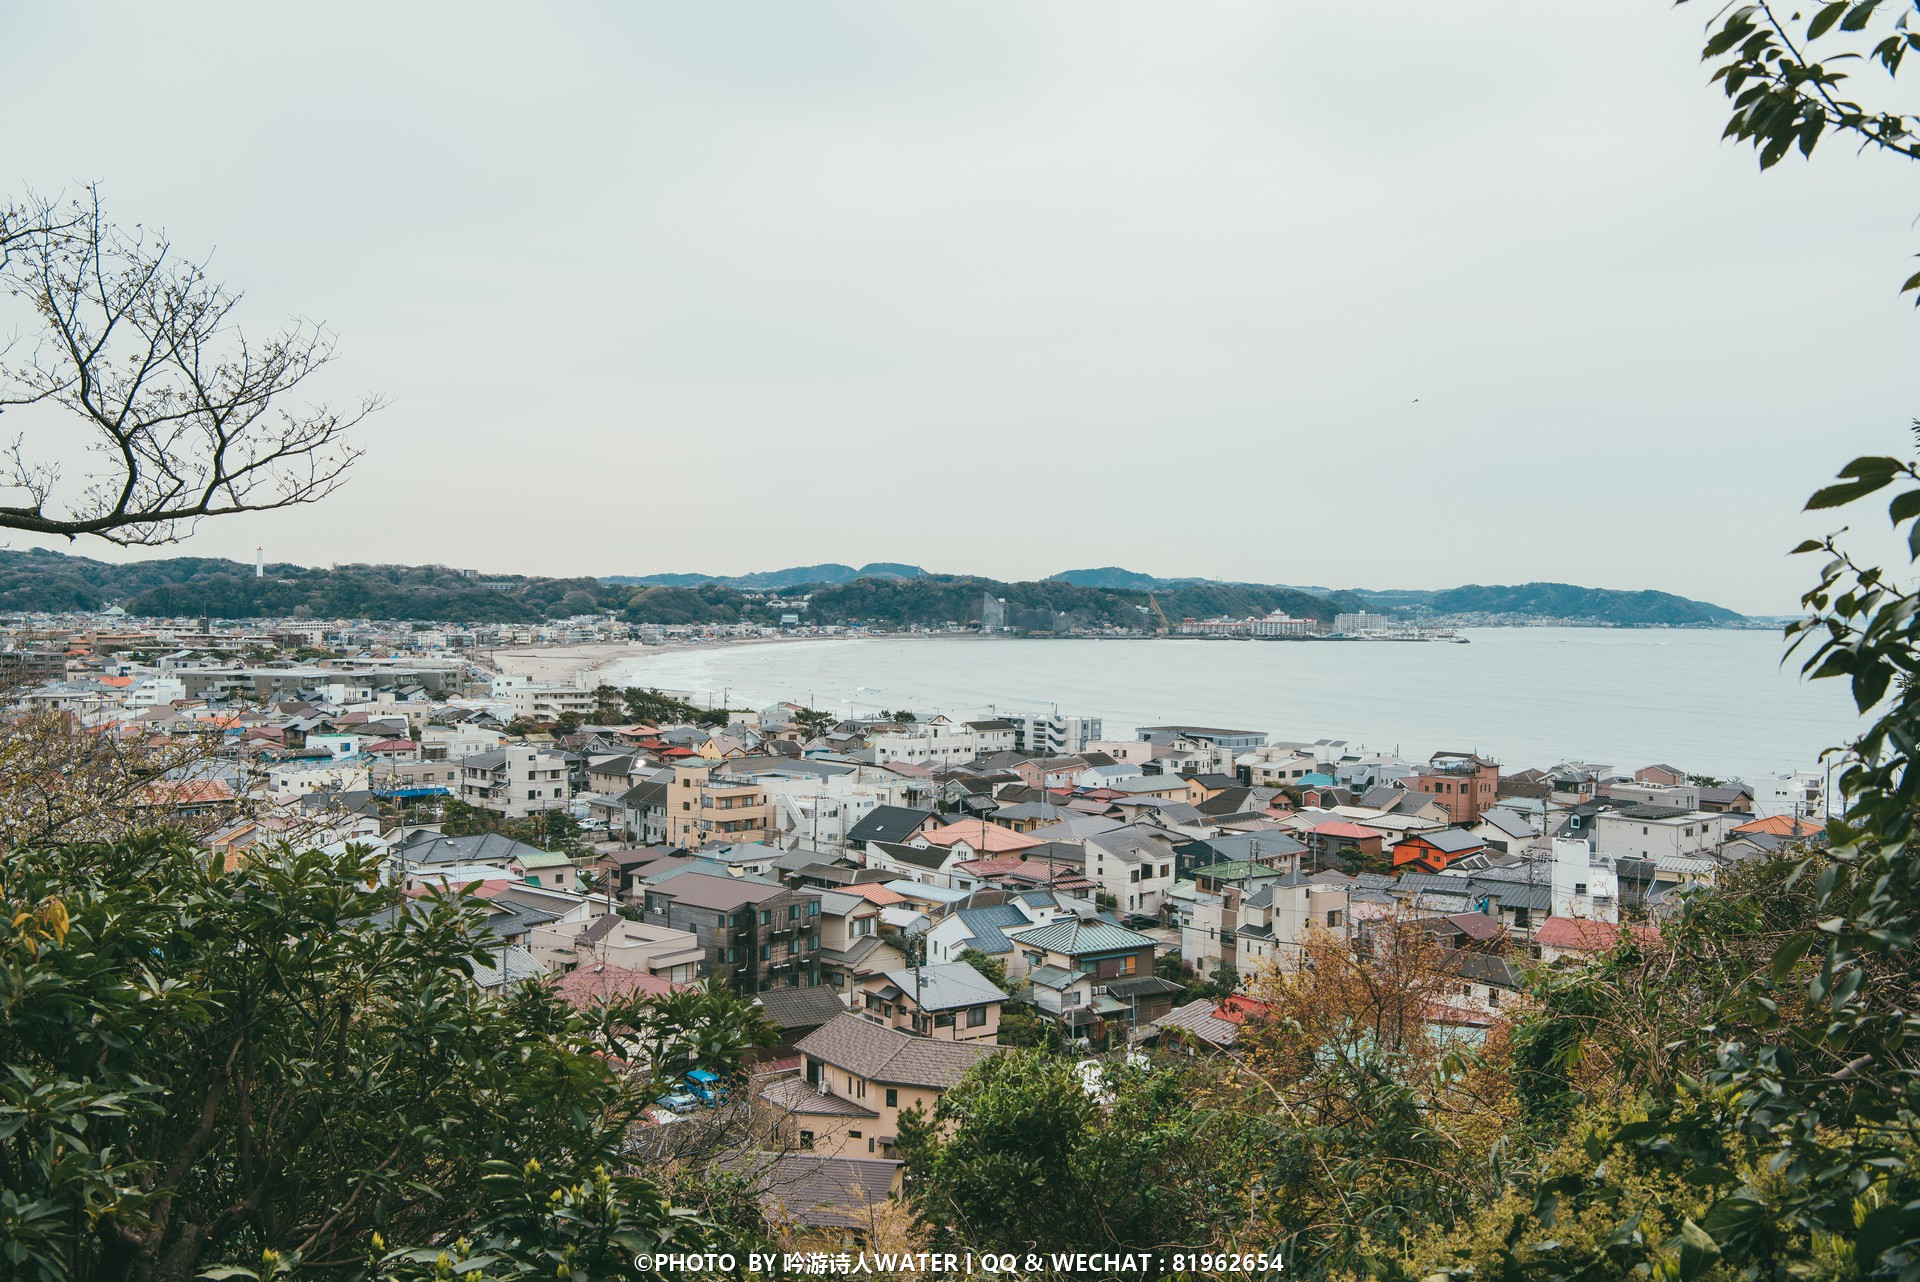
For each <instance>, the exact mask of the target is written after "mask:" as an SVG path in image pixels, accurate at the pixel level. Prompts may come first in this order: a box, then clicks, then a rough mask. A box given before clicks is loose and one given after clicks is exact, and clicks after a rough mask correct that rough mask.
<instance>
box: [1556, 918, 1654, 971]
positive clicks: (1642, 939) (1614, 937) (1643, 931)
mask: <svg viewBox="0 0 1920 1282" xmlns="http://www.w3.org/2000/svg"><path fill="white" fill-rule="evenodd" d="M1623 935H1626V936H1631V937H1632V938H1633V939H1635V940H1636V941H1638V942H1639V944H1640V945H1641V947H1643V948H1646V947H1651V946H1652V945H1654V944H1657V943H1658V942H1659V940H1660V932H1659V930H1658V929H1656V928H1655V927H1652V926H1639V925H1634V924H1631V923H1617V924H1616V923H1613V922H1605V921H1583V920H1581V919H1580V918H1577V917H1549V918H1547V919H1546V920H1545V921H1543V922H1541V923H1540V929H1539V930H1537V931H1535V932H1534V936H1533V942H1534V943H1535V944H1537V945H1538V946H1539V948H1540V960H1541V961H1544V962H1548V963H1552V962H1557V961H1562V960H1571V961H1575V962H1580V961H1589V960H1591V959H1593V958H1595V957H1598V956H1599V955H1600V954H1602V953H1605V952H1610V951H1611V950H1612V949H1613V948H1614V947H1615V946H1616V945H1617V944H1619V942H1620V939H1621V936H1623Z"/></svg>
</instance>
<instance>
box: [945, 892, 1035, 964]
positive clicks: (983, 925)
mask: <svg viewBox="0 0 1920 1282" xmlns="http://www.w3.org/2000/svg"><path fill="white" fill-rule="evenodd" d="M957 915H958V917H959V918H960V920H961V921H962V922H963V923H964V924H965V925H966V928H967V929H968V930H969V931H971V932H972V933H973V942H972V944H971V945H970V946H971V947H973V948H977V949H979V950H980V951H981V952H983V953H986V954H988V955H992V954H994V953H1010V952H1012V951H1013V941H1012V940H1010V939H1008V938H1007V937H1006V935H1005V934H1004V933H1003V932H1002V930H1001V927H1003V926H1015V927H1019V926H1028V925H1031V924H1032V922H1031V920H1030V919H1029V918H1028V917H1027V915H1026V914H1025V913H1023V912H1021V911H1020V910H1019V909H1018V908H1016V907H1014V906H1013V905H1012V904H995V905H994V906H993V907H991V908H962V909H960V910H959V911H958V913H957Z"/></svg>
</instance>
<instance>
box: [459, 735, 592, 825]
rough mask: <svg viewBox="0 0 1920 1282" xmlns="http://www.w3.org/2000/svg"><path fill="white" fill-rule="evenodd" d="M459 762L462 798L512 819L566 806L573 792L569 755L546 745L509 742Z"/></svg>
mask: <svg viewBox="0 0 1920 1282" xmlns="http://www.w3.org/2000/svg"><path fill="white" fill-rule="evenodd" d="M459 765H460V781H459V782H460V789H459V796H460V800H462V801H464V802H466V803H467V804H468V805H470V806H478V807H479V808H481V809H482V810H491V811H493V812H495V813H496V814H501V815H505V816H506V817H507V818H509V819H521V818H524V817H526V816H527V815H531V814H536V813H538V812H540V811H542V810H561V809H564V808H565V807H566V804H567V801H568V799H569V798H570V797H571V796H572V795H573V790H572V787H571V786H570V785H569V784H568V782H567V760H566V758H565V757H563V756H561V755H560V754H559V753H557V752H548V751H547V750H546V749H544V748H539V747H534V746H532V745H526V744H509V745H507V746H506V747H502V748H496V749H494V750H493V751H492V752H483V753H480V754H479V755H478V756H472V757H463V758H462V759H461V760H460V763H459Z"/></svg>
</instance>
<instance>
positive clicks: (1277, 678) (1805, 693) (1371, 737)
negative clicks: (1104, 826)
mask: <svg viewBox="0 0 1920 1282" xmlns="http://www.w3.org/2000/svg"><path fill="white" fill-rule="evenodd" d="M1462 635H1464V636H1468V637H1470V638H1471V644H1468V645H1449V644H1445V643H1404V642H1260V641H1243V642H1235V641H1225V642H1221V641H1197V640H1196V641H1184V640H1141V641H1076V640H1058V641H1056V640H1022V639H1017V638H1012V637H972V636H964V637H897V638H895V637H881V638H874V639H868V640H801V641H793V642H786V643H781V644H768V645H747V646H731V647H720V648H716V649H710V650H680V651H666V652H661V653H656V654H650V655H645V656H640V657H637V658H634V659H631V660H622V661H620V662H619V663H618V664H617V665H615V667H614V668H613V669H611V670H610V671H609V672H607V673H605V674H603V676H604V677H605V679H609V680H612V681H613V682H614V683H615V684H617V685H622V686H627V685H645V686H657V687H659V688H660V689H663V690H671V691H678V692H681V693H682V694H688V695H693V696H695V697H697V698H698V699H700V700H702V701H711V702H718V701H719V700H720V699H722V698H723V697H724V698H725V699H727V700H728V701H729V706H731V707H736V708H739V707H753V708H759V707H765V706H766V705H767V704H770V703H773V702H776V701H778V700H782V699H790V700H794V701H796V702H800V703H811V704H813V705H814V706H816V707H820V708H828V709H832V710H834V711H836V712H839V713H840V714H841V715H843V716H844V715H848V714H850V713H871V712H875V711H878V710H880V709H899V708H911V709H912V710H913V711H915V712H917V713H920V714H921V715H923V716H924V715H930V714H932V713H936V712H944V713H946V714H948V715H949V716H953V715H957V714H964V715H966V716H976V715H980V714H989V713H995V712H997V713H1002V714H1006V713H1017V712H1024V711H1047V710H1050V709H1053V708H1055V707H1057V708H1058V709H1059V711H1060V712H1062V713H1065V714H1071V715H1091V716H1098V717H1101V718H1104V721H1105V726H1104V730H1105V733H1106V735H1107V737H1109V738H1131V737H1132V735H1133V731H1134V728H1135V727H1137V726H1141V725H1157V724H1164V723H1169V722H1185V723H1188V724H1201V725H1215V726H1229V727H1235V728H1246V729H1252V730H1264V731H1266V732H1268V733H1269V734H1270V735H1272V736H1273V737H1274V738H1276V739H1299V740H1312V739H1320V738H1339V739H1346V740H1348V741H1349V742H1350V743H1351V744H1353V745H1355V746H1364V747H1365V748H1367V749H1369V750H1375V751H1382V750H1384V751H1397V752H1400V753H1402V754H1403V755H1406V756H1409V757H1415V756H1417V757H1421V758H1424V757H1425V756H1427V755H1428V754H1429V753H1432V752H1434V751H1438V750H1452V751H1458V750H1475V751H1479V752H1483V753H1490V754H1491V755H1493V756H1494V757H1495V758H1496V759H1497V760H1499V761H1500V762H1501V764H1502V767H1503V768H1505V769H1522V768H1525V767H1527V766H1548V765H1553V764H1555V763H1557V762H1560V761H1565V760H1579V761H1589V762H1597V763H1602V764H1606V765H1611V766H1614V767H1616V768H1619V769H1623V770H1632V769H1637V768H1638V767H1640V766H1643V765H1647V764H1649V763H1651V762H1655V761H1663V762H1668V763H1670V764H1672V765H1676V766H1679V767H1680V768H1681V769H1683V770H1688V771H1694V772H1698V773H1703V774H1712V775H1719V776H1723V777H1727V776H1735V775H1752V774H1765V773H1773V772H1782V771H1789V770H1796V769H1816V768H1818V765H1819V757H1820V753H1821V752H1822V750H1823V749H1825V748H1827V747H1830V746H1832V745H1835V744H1839V743H1843V742H1845V741H1846V740H1848V739H1849V738H1851V737H1852V736H1853V735H1854V734H1856V733H1858V731H1859V729H1860V725H1861V718H1860V716H1859V714H1858V713H1856V712H1855V711H1854V708H1853V704H1852V701H1851V699H1850V698H1849V697H1848V694H1847V690H1846V686H1845V684H1844V682H1836V681H1822V682H1817V683H1807V682H1802V681H1801V680H1800V678H1799V675H1798V671H1797V665H1789V666H1785V667H1783V666H1782V665H1781V661H1780V660H1781V656H1782V654H1783V652H1784V646H1783V643H1782V641H1781V639H1780V636H1779V634H1777V633H1774V632H1749V631H1719V630H1697V631H1695V630H1669V629H1625V628H1618V629H1616V628H1476V629H1470V630H1467V631H1465V632H1463V633H1462Z"/></svg>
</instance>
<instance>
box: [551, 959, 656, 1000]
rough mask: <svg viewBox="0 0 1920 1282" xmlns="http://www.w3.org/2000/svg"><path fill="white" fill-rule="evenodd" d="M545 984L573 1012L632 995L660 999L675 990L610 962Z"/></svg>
mask: <svg viewBox="0 0 1920 1282" xmlns="http://www.w3.org/2000/svg"><path fill="white" fill-rule="evenodd" d="M547 982H548V983H550V984H551V985H553V988H554V991H555V992H557V993H559V994H560V996H561V997H563V998H564V999H566V1002H567V1004H568V1005H569V1006H572V1007H573V1008H574V1009H575V1010H585V1009H587V1008H588V1007H590V1006H593V1005H596V1004H598V1003H601V1002H609V1001H617V1000H619V999H620V998H623V997H628V996H632V995H639V996H642V997H664V996H666V995H667V994H668V993H671V992H672V991H673V990H674V989H675V988H677V987H679V985H677V984H672V983H669V982H668V981H666V980H664V979H661V978H660V977H659V976H657V975H649V974H648V973H647V972H646V971H644V970H635V969H633V968H632V967H631V966H616V965H614V964H613V963H611V962H596V963H594V964H593V965H591V966H581V967H579V968H577V969H575V970H570V971H568V972H567V973H566V974H564V975H560V976H557V977H555V978H553V979H550V980H548V981H547Z"/></svg>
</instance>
